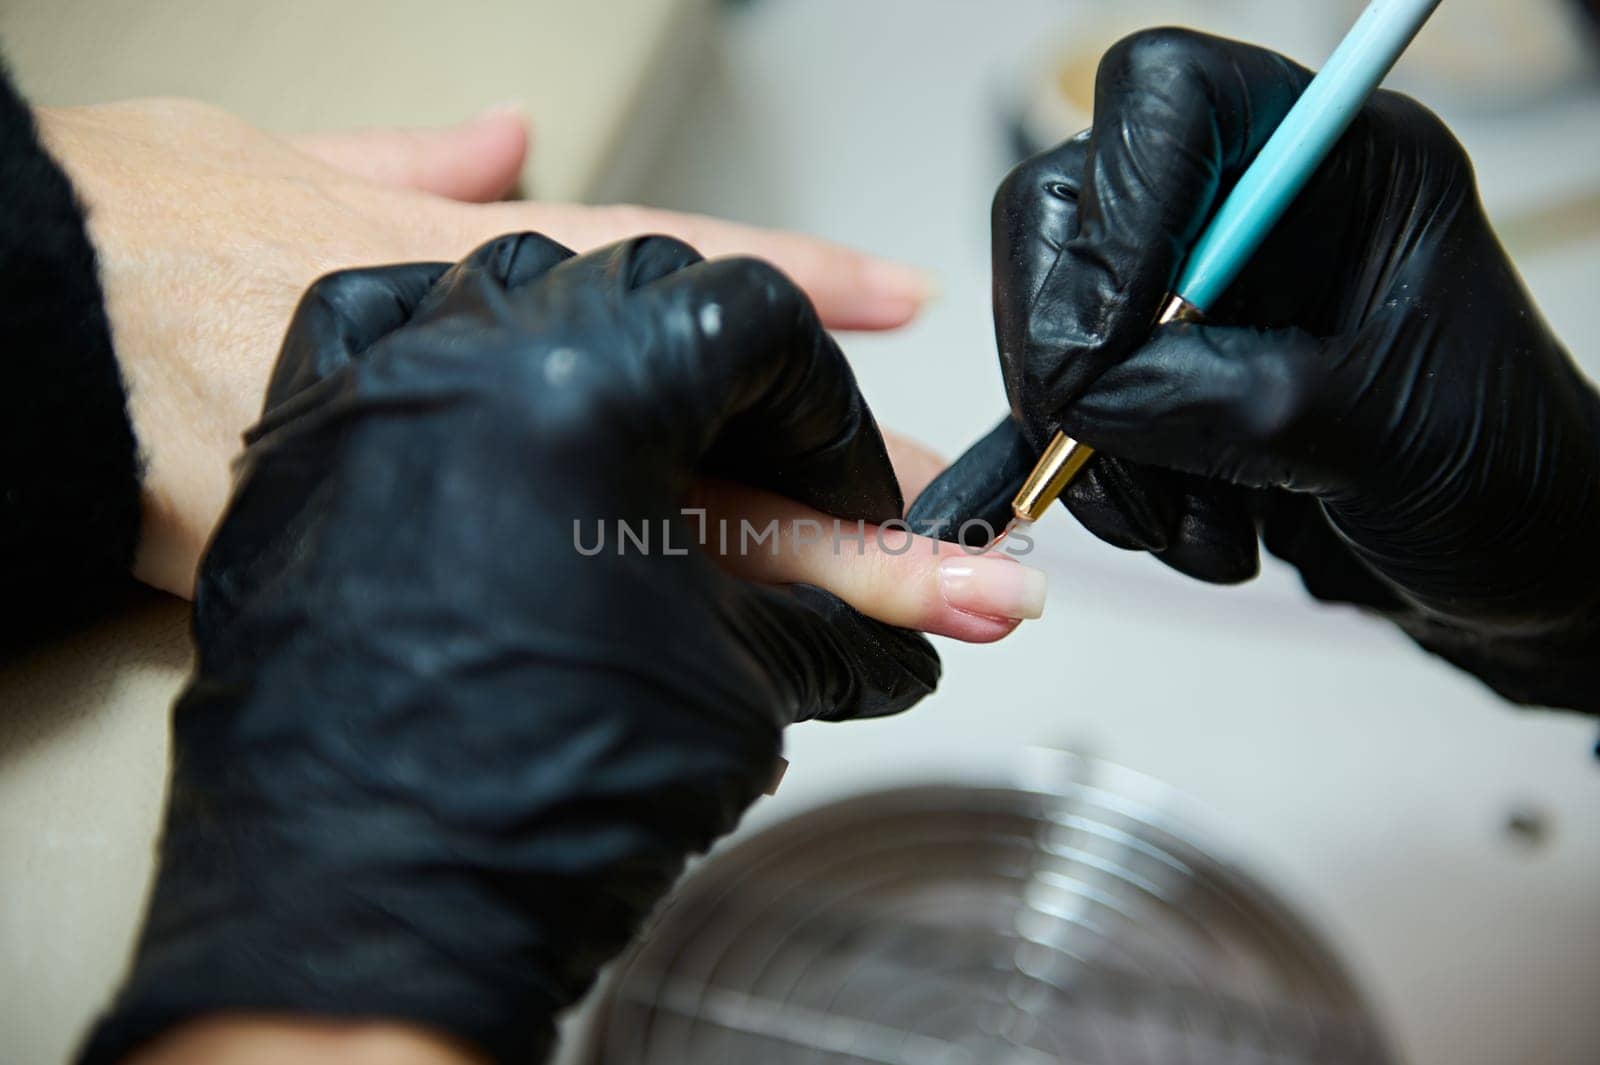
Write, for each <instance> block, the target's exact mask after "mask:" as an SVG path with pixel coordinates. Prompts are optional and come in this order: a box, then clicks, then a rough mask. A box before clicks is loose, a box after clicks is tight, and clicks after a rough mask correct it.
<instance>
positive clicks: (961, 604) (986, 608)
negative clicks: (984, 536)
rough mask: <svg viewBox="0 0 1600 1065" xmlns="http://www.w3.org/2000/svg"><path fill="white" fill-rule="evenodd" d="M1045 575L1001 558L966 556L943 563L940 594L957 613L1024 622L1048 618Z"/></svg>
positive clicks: (940, 564)
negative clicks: (1031, 619) (1045, 612)
mask: <svg viewBox="0 0 1600 1065" xmlns="http://www.w3.org/2000/svg"><path fill="white" fill-rule="evenodd" d="M1048 584H1049V581H1048V579H1047V578H1046V577H1045V575H1044V573H1043V571H1041V570H1036V569H1034V568H1032V567H1031V566H1024V565H1023V564H1022V563H1020V562H1013V561H1012V560H1011V559H1009V558H1001V557H999V556H997V555H963V556H960V557H954V558H947V559H945V560H944V561H943V562H941V563H939V593H940V594H941V595H943V596H944V601H945V602H946V603H947V604H949V605H950V606H951V607H952V608H953V609H956V610H960V611H962V612H963V613H967V614H981V615H983V616H984V617H990V618H1011V619H1014V620H1017V621H1022V620H1026V619H1030V618H1037V617H1041V616H1042V615H1043V614H1044V598H1045V590H1046V588H1047V587H1048Z"/></svg>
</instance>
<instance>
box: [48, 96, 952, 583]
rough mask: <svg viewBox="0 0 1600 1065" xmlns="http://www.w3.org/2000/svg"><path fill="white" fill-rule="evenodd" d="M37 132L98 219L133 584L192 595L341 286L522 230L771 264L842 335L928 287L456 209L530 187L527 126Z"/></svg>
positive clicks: (648, 227)
mask: <svg viewBox="0 0 1600 1065" xmlns="http://www.w3.org/2000/svg"><path fill="white" fill-rule="evenodd" d="M38 121H39V129H40V134H41V136H42V137H43V140H44V143H45V146H46V147H47V148H48V150H49V151H50V152H51V154H52V155H54V156H55V158H56V159H57V161H58V162H60V163H61V165H62V166H63V167H64V168H65V170H66V171H67V174H68V176H69V177H70V178H71V179H72V182H73V185H74V186H75V187H76V189H77V191H78V195H79V196H80V197H81V198H82V199H83V201H84V204H85V206H86V208H87V211H88V215H89V229H90V234H91V236H92V238H93V240H94V243H95V246H96V249H97V251H98V253H99V257H100V273H101V283H102V285H103V286H104V288H105V293H106V301H107V309H108V311H109V315H110V319H111V325H112V332H113V335H114V340H115V343H116V349H117V356H118V359H119V361H120V362H121V365H122V372H123V376H124V379H125V380H126V382H127V384H128V388H129V391H130V405H131V412H132V416H133V422H134V428H135V431H136V432H137V434H138V437H139V441H140V444H141V447H142V450H143V453H144V457H145V461H146V471H145V480H144V504H145V523H144V534H143V539H142V542H141V545H140V551H139V558H138V561H137V564H136V574H137V576H138V577H139V578H140V579H141V580H144V581H146V582H148V583H151V584H154V585H156V586H157V587H161V588H165V589H167V590H168V591H172V592H176V593H178V594H180V595H189V594H190V592H191V589H192V587H193V581H194V569H195V564H196V562H197V560H198V559H199V555H200V550H201V546H202V545H203V544H204V542H205V538H206V536H207V535H208V534H209V532H210V531H211V528H212V526H213V525H214V524H215V522H216V518H217V515H218V513H219V512H220V511H221V508H222V505H223V502H224V500H225V499H226V498H227V494H228V480H227V463H228V460H229V459H230V458H231V457H232V456H233V455H234V453H235V452H236V451H237V450H238V441H239V434H240V433H241V432H242V431H243V430H244V428H245V426H247V425H248V424H249V423H250V419H251V418H252V417H253V415H254V413H255V409H256V406H257V404H258V402H259V400H260V397H261V392H262V389H263V387H264V386H265V384H266V379H267V373H268V370H269V369H270V367H271V364H272V357H273V355H274V353H275V352H276V351H277V348H278V344H279V343H280V341H281V340H282V339H283V330H284V326H285V325H286V324H287V322H288V320H289V315H290V313H291V311H292V310H293V308H294V306H295V302H296V301H297V300H298V299H299V298H300V294H301V293H303V292H304V291H305V290H306V287H307V286H308V285H309V284H310V283H311V282H312V281H313V280H314V279H315V278H317V277H319V276H321V275H323V274H325V273H328V272H329V271H332V270H337V269H342V268H346V267H352V266H363V265H371V264H377V263H387V262H399V261H408V260H437V259H445V260H454V259H456V258H459V257H460V256H461V255H463V254H465V253H466V252H467V250H468V249H470V248H472V247H475V246H476V245H478V244H480V243H481V242H483V241H484V240H487V239H488V238H489V237H491V236H493V235H495V234H498V233H505V232H508V231H512V230H519V229H538V230H540V231H541V232H545V233H548V234H550V235H551V236H553V237H554V238H555V239H557V240H560V241H562V242H563V243H565V244H568V245H570V246H572V247H576V248H591V247H596V246H598V245H601V244H605V243H608V242H610V241H613V240H616V239H619V238H621V237H624V236H628V235H632V234H636V233H642V232H666V233H671V234H673V235H675V236H678V237H681V238H683V239H685V240H688V241H691V242H693V243H694V244H695V245H696V246H697V247H700V248H701V249H703V250H704V251H706V252H707V253H708V254H723V253H729V252H739V253H747V254H755V255H760V256H762V257H763V258H767V259H770V260H772V261H773V262H774V263H776V264H778V265H779V266H780V267H781V268H783V269H784V270H786V271H787V272H788V273H789V274H790V275H791V276H793V277H794V278H795V279H796V280H797V281H798V282H799V284H800V285H801V286H802V287H803V288H804V289H805V290H806V291H807V292H808V293H809V294H810V295H811V297H812V298H813V299H814V300H815V301H816V304H817V307H818V310H819V311H820V312H821V314H822V317H823V320H824V321H825V322H827V323H828V324H830V325H832V326H834V327H836V328H866V329H872V328H887V327H892V326H896V325H899V324H901V323H902V322H904V321H906V320H907V319H908V318H909V317H910V316H911V315H912V314H914V313H915V311H916V309H917V307H918V305H919V303H920V301H921V298H922V286H921V281H920V279H919V278H918V276H917V275H916V274H915V273H914V272H912V271H910V270H908V269H906V268H904V267H898V266H894V265H892V264H889V263H885V262H881V261H879V260H875V259H872V258H870V257H868V256H865V255H861V254H859V253H856V252H853V251H849V250H847V249H844V248H841V247H838V246H836V245H831V244H827V243H824V242H822V241H818V240H814V239H810V238H807V237H801V236H796V235H791V234H783V233H772V232H763V231H761V230H757V229H750V228H747V227H743V226H736V225H732V224H729V223H725V222H718V221H714V220H712V219H707V218H697V217H689V216H684V215H673V214H669V213H666V212H660V211H649V210H643V209H640V208H634V207H598V208H591V207H578V206H569V205H562V204H537V203H464V202H457V201H463V200H465V201H477V200H493V199H495V198H497V197H499V196H502V195H504V194H506V193H507V192H508V191H509V189H510V188H511V186H512V185H513V184H514V183H515V181H516V177H517V173H518V171H519V169H520V168H521V165H522V160H523V156H524V153H525V151H526V148H527V143H526V132H525V130H524V128H523V124H522V120H521V119H520V118H518V117H516V116H514V115H511V114H505V113H500V114H490V115H487V116H485V117H484V118H482V119H480V120H478V121H476V122H472V123H468V124H466V125H464V126H461V127H458V128H456V129H453V130H446V131H434V132H415V133H407V132H391V133H365V134H345V135H327V134H323V135H316V136H309V137H303V138H299V139H297V140H285V139H282V138H279V137H276V136H272V135H270V134H267V133H263V132H262V131H260V130H257V129H255V128H253V127H251V126H249V125H247V124H245V123H244V122H241V121H240V120H238V119H237V118H235V117H233V116H231V115H229V114H227V113H225V112H222V111H219V110H217V109H215V108H211V107H207V106H204V105H201V104H197V103H193V102H187V101H174V100H144V101H134V102H129V103H120V104H110V105H104V106H99V107H88V108H74V109H49V108H44V109H40V110H39V112H38Z"/></svg>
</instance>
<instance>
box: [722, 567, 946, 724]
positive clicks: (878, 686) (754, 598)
mask: <svg viewBox="0 0 1600 1065" xmlns="http://www.w3.org/2000/svg"><path fill="white" fill-rule="evenodd" d="M747 593H748V594H747V598H746V600H745V605H746V608H747V609H746V610H745V611H744V613H745V618H744V620H743V622H742V627H743V630H744V631H745V632H747V633H749V634H750V635H751V637H752V638H753V640H754V641H755V642H756V643H757V644H758V645H759V646H761V647H764V648H768V649H772V648H781V649H782V650H781V652H780V654H781V658H782V661H783V663H784V665H785V666H786V667H787V668H786V670H785V674H786V675H787V676H788V677H789V678H790V679H791V680H792V681H794V682H795V683H797V684H798V685H799V686H800V690H799V691H798V692H797V693H796V694H797V698H796V704H797V705H796V707H795V719H796V720H801V721H804V720H808V719H811V718H817V717H821V718H825V719H827V720H830V721H842V720H848V719H851V718H867V717H882V716H883V715H885V714H896V713H899V712H900V711H902V710H906V709H908V708H909V707H911V706H912V705H914V704H915V703H917V702H919V701H920V700H921V699H922V698H923V697H924V696H926V695H928V694H929V693H930V692H932V691H933V689H934V688H935V687H936V686H937V685H938V683H939V674H940V665H939V656H938V654H937V653H936V652H935V651H934V649H933V647H932V646H931V645H929V643H928V641H927V640H926V639H924V638H923V637H922V636H920V635H918V634H917V633H915V632H911V631H909V630H906V629H898V628H894V627H892V626H889V625H883V624H880V623H878V622H875V621H873V620H872V619H871V618H868V617H866V616H865V615H863V614H861V613H860V612H859V611H857V610H854V609H852V608H851V607H850V606H849V605H848V604H847V603H845V602H843V601H842V600H840V599H839V598H838V597H836V596H834V595H831V594H829V593H828V592H825V591H823V590H822V589H820V588H813V587H810V586H808V585H793V586H790V587H783V588H777V587H764V586H759V585H752V586H748V587H747Z"/></svg>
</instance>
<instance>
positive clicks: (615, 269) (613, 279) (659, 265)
mask: <svg viewBox="0 0 1600 1065" xmlns="http://www.w3.org/2000/svg"><path fill="white" fill-rule="evenodd" d="M704 261H705V258H704V256H702V255H701V254H700V253H699V252H698V251H696V250H695V249H694V248H692V247H690V246H689V245H688V244H685V243H684V242H683V241H681V240H679V239H677V238H676V237H669V236H661V235H658V234H644V235H641V236H636V237H629V238H628V239H626V240H620V241H617V242H616V243H615V244H610V245H607V246H606V247H603V248H597V249H595V250H594V251H590V252H585V253H584V254H582V255H578V256H575V257H574V258H572V259H569V260H568V261H567V262H564V263H562V264H561V266H560V267H559V268H558V269H556V270H555V271H552V273H551V278H552V280H559V281H561V282H562V283H564V284H571V285H574V286H578V287H593V288H604V289H607V290H610V291H615V292H619V293H621V292H632V291H633V290H634V289H636V288H640V287H642V286H644V285H648V284H649V283H650V282H652V281H659V280H660V279H661V278H663V277H666V276H667V275H668V274H672V273H676V272H677V271H679V270H682V269H683V268H684V267H686V266H693V265H694V264H695V263H699V262H704Z"/></svg>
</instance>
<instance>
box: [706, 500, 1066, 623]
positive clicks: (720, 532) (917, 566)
mask: <svg viewBox="0 0 1600 1065" xmlns="http://www.w3.org/2000/svg"><path fill="white" fill-rule="evenodd" d="M699 502H700V503H701V505H703V506H704V507H705V511H706V525H705V529H706V536H705V540H706V543H707V549H708V550H710V551H711V553H712V554H714V555H715V556H717V557H718V558H719V559H720V561H721V562H722V564H723V566H724V567H725V568H726V569H728V570H729V571H730V572H732V573H734V574H736V575H738V576H740V577H743V578H744V579H746V580H751V581H756V582H759V583H763V584H809V585H814V586H816V587H818V588H822V589H824V590H826V591H828V592H830V593H832V594H833V595H836V596H838V597H839V598H840V599H842V600H843V601H844V602H846V603H848V604H850V606H851V607H853V608H854V609H856V610H859V611H860V612H861V613H863V614H865V615H866V616H868V617H870V618H873V619H874V620H877V621H881V622H883V623H885V624H888V625H897V626H900V627H902V628H909V629H918V630H921V631H923V632H931V633H935V634H937V635H940V636H948V637H951V638H952V639H957V640H962V641H965V642H967V643H990V642H993V641H994V640H998V639H1000V638H1001V637H1003V636H1006V635H1008V634H1009V633H1010V632H1012V631H1013V630H1014V629H1015V628H1016V627H1017V625H1018V624H1019V623H1021V622H1022V621H1024V620H1027V619H1030V618H1037V617H1039V616H1040V615H1041V614H1042V613H1043V611H1044V601H1045V591H1046V578H1045V575H1044V574H1043V573H1042V572H1040V571H1038V570H1035V569H1032V568H1030V567H1028V566H1025V565H1022V564H1021V563H1019V562H1017V561H1016V560H1015V559H1014V558H1013V557H1011V556H1010V555H1008V554H1007V553H1005V551H1003V550H997V551H994V552H989V553H985V554H978V553H974V552H969V551H967V550H964V549H962V548H961V547H958V546H957V545H955V544H950V543H944V542H942V541H938V540H933V539H929V538H927V537H923V536H915V535H912V534H911V533H909V532H907V531H906V530H904V529H901V528H899V527H890V528H881V527H879V526H876V525H871V524H858V523H855V522H839V521H838V520H837V519H835V518H832V517H830V516H828V515H826V514H823V513H821V512H819V511H815V510H812V509H810V508H809V507H806V506H804V505H803V504H800V503H796V502H795V501H794V500H791V499H786V498H784V497H782V496H777V495H773V494H772V493H770V492H763V491H760V490H759V489H754V488H749V487H746V486H743V485H737V484H733V483H731V482H724V481H707V482H705V483H704V484H703V485H702V487H701V490H700V492H699ZM764 532H770V533H771V535H770V536H768V537H765V538H761V537H760V534H761V533H764Z"/></svg>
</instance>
